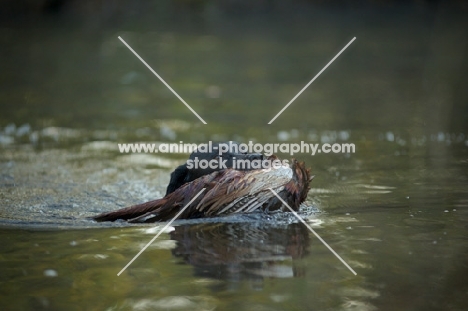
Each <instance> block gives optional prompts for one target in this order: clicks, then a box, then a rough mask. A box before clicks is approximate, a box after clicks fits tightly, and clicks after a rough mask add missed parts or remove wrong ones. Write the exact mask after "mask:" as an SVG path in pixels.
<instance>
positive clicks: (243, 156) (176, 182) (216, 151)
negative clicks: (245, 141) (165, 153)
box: [166, 142, 263, 195]
mask: <svg viewBox="0 0 468 311" xmlns="http://www.w3.org/2000/svg"><path fill="white" fill-rule="evenodd" d="M221 145H223V147H224V148H220V146H221ZM226 146H229V148H227V149H228V150H227V151H224V150H225V149H226ZM220 149H222V150H220ZM202 160H206V161H208V162H209V161H212V160H217V161H218V162H219V163H222V165H218V166H217V167H215V168H213V167H210V166H207V167H205V168H201V167H200V166H199V165H193V163H200V161H202ZM239 160H243V161H245V160H247V161H249V162H251V161H254V160H260V161H262V160H263V155H262V154H261V153H245V152H240V151H239V143H237V142H222V143H214V144H212V148H211V152H210V151H200V150H198V149H197V150H195V151H194V152H192V154H190V157H189V160H188V161H187V162H186V163H184V164H182V165H180V166H179V167H177V168H176V169H175V170H174V171H173V172H172V173H171V180H170V182H169V185H168V186H167V190H166V195H168V194H169V193H172V192H174V191H175V190H176V189H178V188H179V187H180V186H182V185H183V184H185V183H188V182H191V181H193V180H195V179H197V178H199V177H201V176H204V175H207V174H211V173H213V172H215V171H219V170H222V169H225V168H233V165H234V162H235V161H239ZM189 163H190V164H189ZM205 163H206V162H205ZM236 169H238V168H236ZM239 170H249V168H248V166H246V168H243V169H239Z"/></svg>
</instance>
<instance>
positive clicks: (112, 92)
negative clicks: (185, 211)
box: [0, 0, 468, 310]
mask: <svg viewBox="0 0 468 311" xmlns="http://www.w3.org/2000/svg"><path fill="white" fill-rule="evenodd" d="M467 13H468V5H467V3H466V2H465V1H461V0H460V1H422V0H419V1H390V0H388V1H378V0H368V1H346V0H342V1H325V0H323V1H313V0H291V1H280V0H250V1H247V0H219V1H210V0H206V1H204V0H173V1H169V0H158V1H124V0H108V1H105V0H102V1H91V0H80V1H78V0H38V1H33V0H21V1H15V0H5V1H2V4H1V5H0V46H1V48H0V56H1V59H2V61H1V62H0V94H1V95H0V111H1V113H0V202H1V203H0V225H1V230H0V235H1V236H2V241H5V244H4V246H2V247H3V248H4V255H2V256H1V257H0V259H1V260H2V261H3V264H2V265H1V267H0V272H1V273H0V275H1V276H0V282H3V284H7V285H8V286H3V287H1V288H0V295H1V298H2V302H3V301H4V302H5V305H6V306H7V309H11V310H13V309H15V310H16V309H31V310H39V309H55V310H59V309H67V310H72V309H73V308H75V309H76V310H81V309H87V310H91V309H100V310H102V309H106V308H110V306H113V308H114V309H113V310H120V309H122V310H127V309H138V308H140V309H144V308H152V309H155V308H156V309H157V308H161V309H164V308H166V309H167V308H169V307H171V308H176V307H174V306H182V307H180V308H179V309H184V308H185V309H190V310H193V309H197V308H198V309H212V308H213V307H214V308H221V309H223V310H230V309H232V310H242V309H245V310H253V309H252V308H253V306H254V307H255V308H257V309H259V310H282V309H285V310H292V309H294V308H295V309H297V310H301V309H304V310H305V309H307V308H306V307H304V306H315V307H316V308H317V310H325V309H326V310H330V309H333V310H337V309H343V310H344V309H346V310H350V309H351V310H377V309H379V310H393V309H395V308H397V309H413V310H465V309H466V301H465V300H466V299H465V298H464V297H466V293H467V290H468V287H467V283H466V281H465V280H464V279H463V277H464V275H466V272H467V271H468V264H467V262H466V260H465V258H467V255H468V243H467V240H468V236H467V233H466V232H467V231H466V229H467V226H466V223H467V220H468V193H467V191H466V184H467V182H468V93H467V91H466V81H467V75H468V64H467V47H468V36H467V35H468V19H467ZM118 36H121V37H122V38H123V39H124V40H125V41H126V42H127V43H128V44H129V45H130V46H131V47H132V48H133V49H134V50H135V51H136V52H137V53H139V55H140V56H141V57H142V58H143V59H144V60H145V61H146V62H147V63H148V64H149V65H150V66H151V67H152V68H153V69H154V70H155V71H156V72H157V73H158V74H160V75H161V76H162V77H163V78H164V79H165V80H166V82H168V84H169V85H171V86H172V87H173V88H174V89H175V90H176V92H178V94H179V95H180V96H181V97H182V98H183V99H184V100H185V101H186V102H187V103H188V104H189V105H190V106H191V107H192V108H193V109H194V110H195V111H196V112H197V113H198V114H199V115H200V116H201V117H202V118H203V119H204V120H205V121H206V122H207V123H208V124H207V125H203V124H202V123H201V122H200V121H199V120H198V119H197V118H196V117H195V116H194V115H193V114H192V113H191V112H190V111H189V110H188V109H187V108H186V107H185V106H184V105H183V104H182V103H181V102H180V101H179V100H178V99H177V98H176V97H175V96H174V95H173V94H172V93H171V92H170V91H169V90H168V89H167V88H166V87H165V86H164V85H163V84H162V83H161V82H160V81H159V80H158V79H157V78H156V77H155V76H154V75H153V74H152V73H151V72H150V71H149V70H148V69H147V68H146V67H145V66H144V65H143V64H142V63H141V62H140V61H139V60H138V59H137V58H136V57H135V56H134V55H133V54H132V53H131V52H130V51H129V50H128V48H127V47H125V46H124V45H123V44H122V42H120V41H119V40H118ZM353 37H357V39H356V41H355V42H354V43H353V44H351V45H350V46H349V48H348V49H347V50H346V51H345V52H344V53H343V54H342V55H341V56H340V57H339V58H338V59H337V60H336V61H335V62H334V63H333V64H332V65H331V66H330V67H329V68H328V69H327V70H326V71H325V72H324V73H323V74H322V75H321V76H320V77H319V78H318V79H317V80H316V81H315V82H314V83H313V84H312V85H311V86H310V87H309V88H308V89H307V90H306V91H305V92H304V93H303V94H302V95H301V96H300V97H299V98H298V99H297V100H296V101H295V102H294V103H293V104H292V105H291V106H290V107H289V108H288V109H286V110H285V111H284V113H283V114H281V116H279V117H278V118H277V119H276V120H275V121H274V122H273V124H272V125H268V124H267V123H268V122H269V121H270V120H271V119H272V118H273V117H274V116H275V115H276V114H277V113H278V112H279V111H280V110H281V109H282V108H283V107H284V106H285V105H286V103H288V102H289V101H290V100H291V99H292V98H293V97H294V96H295V95H296V94H297V93H298V92H299V90H301V89H302V87H303V86H304V85H306V84H307V83H308V82H309V81H310V80H311V79H312V77H314V76H315V75H316V74H317V73H318V72H319V71H320V70H321V69H322V68H323V67H324V66H325V65H326V64H327V63H328V62H329V61H330V60H331V59H332V58H333V57H334V56H335V55H336V53H337V52H338V51H340V50H341V49H342V48H343V47H344V46H345V45H346V44H347V43H348V42H349V41H350V40H351V39H352V38H353ZM207 140H215V141H222V140H237V141H239V142H248V141H249V140H252V141H254V142H260V143H274V142H291V143H297V142H300V141H301V140H304V141H307V142H309V143H333V142H339V143H341V142H346V143H354V144H355V145H356V153H355V154H328V155H325V154H321V155H316V156H313V157H312V156H310V155H307V154H300V155H298V156H297V157H298V158H299V159H300V160H303V161H305V162H306V163H307V165H308V166H310V167H312V171H313V173H314V174H315V175H316V178H315V179H314V181H313V184H312V186H313V188H312V190H311V191H310V195H309V199H308V201H307V207H306V208H304V209H303V214H302V215H303V216H304V217H307V218H308V219H309V221H311V223H313V225H314V226H315V227H314V228H317V231H318V232H319V233H320V234H321V236H322V237H323V238H324V239H325V240H326V241H327V242H329V243H330V245H331V246H332V247H334V248H336V251H337V252H338V253H339V254H340V255H342V256H343V257H344V258H345V259H346V261H348V262H349V264H350V265H351V266H352V267H353V268H355V270H357V272H358V277H353V276H352V275H351V274H350V273H349V271H347V270H346V268H345V267H344V266H340V263H339V262H338V261H337V260H336V259H335V258H334V257H333V255H332V254H331V253H329V252H328V250H326V249H324V247H323V246H322V245H320V244H318V242H317V240H316V239H315V237H314V236H309V234H310V233H309V232H307V231H305V232H304V230H302V229H298V228H297V224H290V222H291V221H294V220H293V219H289V218H288V219H281V224H282V225H281V226H280V227H275V228H269V227H268V226H263V225H262V226H257V225H256V222H257V221H260V222H261V221H263V220H258V219H254V220H251V219H241V220H240V221H239V222H240V223H241V224H237V223H236V224H230V223H229V224H226V223H225V222H226V220H224V221H223V220H218V221H220V222H222V223H223V224H222V225H220V226H219V227H216V226H215V225H213V226H214V228H213V226H212V225H209V226H208V225H207V226H201V227H200V228H199V227H195V228H193V227H192V226H191V225H190V224H189V225H188V226H181V227H176V230H178V231H176V232H175V233H173V234H172V235H171V236H169V235H165V237H164V238H162V239H163V241H162V242H161V243H163V242H164V243H166V244H164V243H163V244H161V245H159V246H157V247H154V248H153V249H151V250H148V252H149V255H148V257H147V258H146V261H145V259H144V258H142V259H141V261H139V262H138V263H137V262H136V263H135V267H134V269H133V270H132V269H130V270H129V273H128V274H127V275H123V276H121V278H123V279H122V280H124V281H122V280H116V279H115V273H117V272H118V271H119V270H120V269H121V267H122V266H123V265H124V264H125V263H126V262H127V259H130V258H131V257H132V256H133V255H134V254H135V253H136V252H137V251H138V247H136V246H135V244H138V243H146V241H147V240H149V239H150V237H151V235H148V234H152V233H153V231H145V230H143V229H141V228H138V227H128V226H125V225H124V224H112V225H102V224H95V223H93V222H91V221H89V220H88V219H87V218H86V217H88V216H92V215H95V214H96V213H100V212H103V211H109V210H113V209H116V208H119V207H124V206H127V205H130V204H134V203H138V202H143V201H146V200H150V199H154V198H158V197H160V196H162V195H163V194H164V193H165V187H166V185H167V182H168V180H169V174H170V172H171V171H172V170H173V169H174V168H175V167H176V166H177V165H180V164H181V163H182V162H183V161H184V159H186V157H187V155H185V154H166V155H161V154H120V153H119V152H118V148H117V143H125V142H151V143H159V142H179V141H184V142H190V143H203V142H206V141H207ZM279 156H280V157H286V158H289V157H290V156H289V155H287V154H286V155H285V154H279ZM237 220H238V219H237ZM237 220H236V221H237ZM252 221H253V225H252ZM278 221H279V220H278ZM243 222H248V223H249V225H243V224H242V223H243ZM291 226H293V227H291ZM90 227H92V228H94V229H90ZM95 227H99V228H102V227H106V228H107V229H106V230H102V229H97V228H95ZM83 228H87V229H88V230H78V229H83ZM38 229H40V230H38ZM57 229H66V230H60V231H58V232H60V234H57V231H56V230H57ZM213 232H214V233H213ZM281 236H283V238H280V237H281ZM220 237H221V238H220ZM259 237H260V238H259ZM268 237H269V238H268ZM210 239H211V240H210ZM220 241H221V242H220ZM243 241H246V242H245V243H247V244H242V243H244V242H243ZM259 241H261V242H259ZM311 241H314V242H311ZM96 242H99V243H96ZM216 242H218V243H216ZM315 242H317V243H315ZM168 243H169V244H170V243H178V244H177V245H178V246H177V248H174V247H171V246H170V245H172V244H170V245H169V244H168ZM210 243H215V244H216V245H217V247H216V248H215V249H210V248H209V246H207V245H210ZM239 243H240V244H239ZM311 243H312V244H311ZM168 245H169V246H168ZM246 245H247V246H246ZM104 246H105V247H104ZM198 246H199V247H198ZM103 247H104V249H103ZM168 249H172V251H171V252H172V255H171V252H169V251H168ZM207 249H208V254H209V255H208V256H207V254H206V253H205V252H207ZM259 249H260V250H261V252H259ZM278 249H281V250H282V251H278ZM210 251H211V252H210ZM236 251H238V252H241V253H240V254H239V253H236ZM233 252H234V254H233ZM212 254H216V256H217V257H216V258H218V259H217V260H216V261H215V264H214V263H213V264H212V265H210V263H209V260H208V259H207V258H210V256H211V255H212ZM259 254H263V255H262V256H263V257H262V256H260V257H261V258H258V257H259ZM268 254H269V255H268ZM291 254H294V255H291ZM267 255H268V256H267ZM83 256H84V257H83ZM288 256H289V257H288ZM150 258H151V261H149V260H150ZM180 258H182V259H180ZM200 258H201V259H203V260H200ZM220 258H221V259H220ZM233 258H234V259H233ZM252 258H256V259H255V260H252ZM284 258H289V259H288V260H289V261H286V264H285V261H284ZM205 259H206V260H205ZM31 260H33V261H34V262H32V261H31ZM278 262H279V263H280V265H277V264H274V263H278ZM190 265H192V266H195V267H194V270H191V269H190ZM285 265H286V266H285ZM114 270H115V271H114ZM192 273H193V275H191V274H192ZM155 275H157V276H159V277H160V279H158V278H157V277H155ZM278 279H281V281H280V280H278ZM286 279H287V280H286ZM121 282H124V283H125V286H122V283H121ZM148 284H151V285H152V286H147V285H148ZM168 284H171V285H168ZM219 284H221V285H219ZM218 285H219V286H218ZM95 286H96V288H98V287H99V288H100V290H99V291H97V290H93V288H94V287H95ZM101 286H104V287H103V288H105V289H103V290H101ZM98 292H99V293H100V294H98ZM25 293H26V296H27V299H19V298H20V297H23V296H24V294H25ZM122 297H125V299H124V298H122ZM167 297H172V298H170V299H169V298H167ZM174 297H175V298H174ZM187 297H188V298H187ZM200 297H202V298H200ZM417 297H419V298H417ZM165 299H166V300H165ZM167 299H169V300H167ZM171 299H172V300H171ZM184 299H185V300H184ZM187 299H188V300H187ZM168 306H169V307H168ZM397 306H398V307H397ZM109 310H110V309H109Z"/></svg>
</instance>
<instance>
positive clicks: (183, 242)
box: [170, 223, 310, 281]
mask: <svg viewBox="0 0 468 311" xmlns="http://www.w3.org/2000/svg"><path fill="white" fill-rule="evenodd" d="M170 236H171V239H173V240H176V241H177V247H176V248H175V249H173V250H172V253H173V254H174V256H176V257H180V258H182V259H183V261H184V262H186V263H188V264H190V265H192V266H194V268H195V269H194V275H195V276H196V277H211V278H219V279H221V280H231V281H235V280H241V279H244V278H245V279H253V280H261V279H262V278H264V277H277V278H288V277H298V276H301V275H303V274H304V270H303V269H300V268H298V267H295V265H294V262H295V260H298V259H301V258H302V257H304V256H305V255H306V254H307V249H308V248H309V243H310V241H309V235H308V232H307V229H306V228H305V227H304V226H303V225H302V224H291V225H288V226H285V227H283V228H275V227H274V226H272V225H265V224H264V225H258V224H231V223H219V224H209V225H184V226H178V227H176V228H175V230H174V231H173V232H171V234H170Z"/></svg>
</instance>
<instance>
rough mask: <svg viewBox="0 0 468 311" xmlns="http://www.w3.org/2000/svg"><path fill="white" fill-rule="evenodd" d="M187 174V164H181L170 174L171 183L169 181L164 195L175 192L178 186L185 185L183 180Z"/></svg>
mask: <svg viewBox="0 0 468 311" xmlns="http://www.w3.org/2000/svg"><path fill="white" fill-rule="evenodd" d="M188 172H189V170H188V168H187V164H183V165H181V166H179V167H178V168H176V169H175V170H174V171H173V172H172V173H171V181H169V185H168V186H167V189H166V195H168V194H169V193H172V192H174V191H176V190H177V189H178V188H179V187H180V186H182V185H183V184H185V183H186V180H185V178H186V177H187V174H188Z"/></svg>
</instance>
